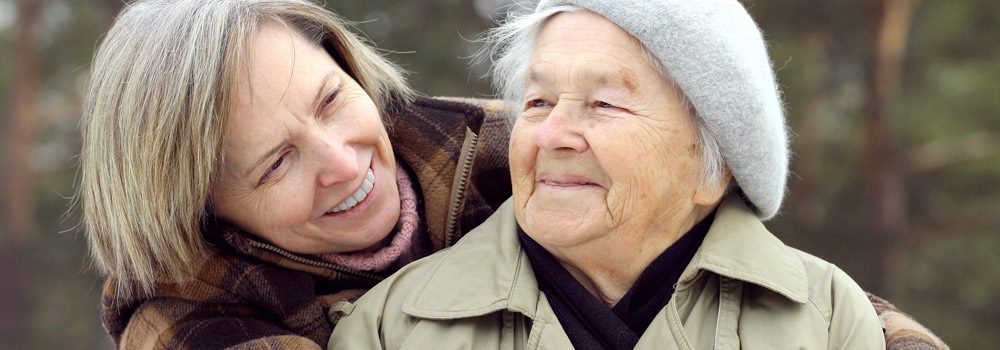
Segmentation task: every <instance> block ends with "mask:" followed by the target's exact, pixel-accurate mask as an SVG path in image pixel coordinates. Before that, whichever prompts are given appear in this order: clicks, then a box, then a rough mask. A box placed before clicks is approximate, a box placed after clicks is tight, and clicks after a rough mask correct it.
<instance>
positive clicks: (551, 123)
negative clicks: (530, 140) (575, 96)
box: [535, 105, 587, 152]
mask: <svg viewBox="0 0 1000 350" xmlns="http://www.w3.org/2000/svg"><path fill="white" fill-rule="evenodd" d="M560 107H563V106H560V105H556V107H555V108H553V109H552V112H551V113H550V114H549V116H548V117H546V118H545V120H543V121H542V123H541V124H540V125H539V126H538V128H537V129H535V143H537V144H538V147H539V148H541V149H545V150H552V151H576V152H582V151H584V150H586V149H587V140H586V139H584V138H583V135H581V134H580V130H579V123H580V120H579V119H580V118H577V116H576V113H577V112H575V111H572V110H569V108H567V107H563V108H560Z"/></svg>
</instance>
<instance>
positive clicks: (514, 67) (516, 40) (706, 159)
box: [476, 5, 726, 184]
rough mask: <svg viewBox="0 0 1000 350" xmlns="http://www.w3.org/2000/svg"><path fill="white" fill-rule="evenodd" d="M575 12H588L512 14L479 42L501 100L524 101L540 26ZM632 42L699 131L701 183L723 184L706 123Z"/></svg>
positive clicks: (513, 109)
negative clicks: (679, 100) (668, 87)
mask: <svg viewBox="0 0 1000 350" xmlns="http://www.w3.org/2000/svg"><path fill="white" fill-rule="evenodd" d="M574 11H587V9H585V8H583V7H580V6H576V5H560V6H555V7H551V8H548V9H545V10H542V11H538V12H533V13H518V12H515V11H512V12H511V13H510V15H508V17H507V19H506V20H504V21H503V23H501V25H500V26H498V27H496V28H493V29H491V30H490V31H488V32H487V33H486V34H485V35H484V36H483V37H482V38H481V39H480V40H481V41H482V42H484V43H485V46H484V47H483V49H482V50H481V51H480V52H479V54H478V55H477V56H476V59H477V60H478V61H479V62H489V63H491V65H492V67H493V68H492V71H491V73H490V74H491V78H492V80H493V85H494V86H495V87H496V89H497V91H498V94H499V95H500V97H501V98H503V99H504V100H505V101H518V102H519V101H522V100H523V99H524V80H525V78H526V77H527V73H528V69H529V64H530V58H531V55H532V54H533V53H534V48H535V41H536V39H537V38H538V35H539V33H540V32H541V29H542V26H543V25H544V24H545V23H546V22H547V21H548V20H549V19H550V18H552V16H555V15H556V14H559V13H562V12H574ZM635 40H636V43H638V44H639V46H640V47H641V48H642V50H643V53H644V54H645V57H646V59H647V61H648V62H649V64H650V65H651V66H652V67H653V68H654V69H655V70H656V72H657V73H659V74H660V77H662V78H663V79H664V80H666V81H667V82H669V83H670V84H672V85H673V86H674V87H675V89H676V90H677V91H679V92H680V93H681V99H682V100H683V101H684V104H685V106H686V107H687V108H688V111H689V112H690V113H691V115H692V116H693V117H694V121H695V125H696V127H697V129H698V146H699V148H700V149H701V154H702V158H703V159H702V181H703V182H704V183H711V184H716V183H720V182H722V181H723V179H724V177H725V176H726V164H725V159H724V158H723V157H722V151H721V149H720V146H719V141H718V139H717V137H716V136H715V134H713V133H712V132H711V131H710V130H709V128H708V127H707V125H706V124H705V120H704V119H703V118H701V117H700V116H699V115H698V111H697V110H696V109H695V108H694V105H693V104H692V103H691V102H690V101H689V100H688V99H687V98H686V97H685V96H684V92H683V91H682V90H681V89H680V87H679V86H677V84H676V83H674V80H673V79H671V78H670V76H669V75H668V74H667V70H666V68H665V67H664V66H663V63H662V62H660V60H659V59H658V58H657V57H656V55H654V54H653V53H652V52H650V51H649V50H648V49H647V48H646V46H645V45H643V44H642V43H641V42H639V40H638V39H635ZM508 106H509V109H508V114H509V115H510V118H511V119H514V118H516V117H517V115H518V114H519V113H520V111H519V110H518V108H517V107H519V104H518V103H511V104H508Z"/></svg>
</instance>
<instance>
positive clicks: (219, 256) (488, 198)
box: [102, 98, 511, 349]
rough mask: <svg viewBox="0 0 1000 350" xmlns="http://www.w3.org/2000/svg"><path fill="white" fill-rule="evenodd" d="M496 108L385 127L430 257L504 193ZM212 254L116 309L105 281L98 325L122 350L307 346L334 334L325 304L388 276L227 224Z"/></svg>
mask: <svg viewBox="0 0 1000 350" xmlns="http://www.w3.org/2000/svg"><path fill="white" fill-rule="evenodd" d="M500 107H501V106H500V104H499V103H493V102H488V101H481V102H479V103H477V104H476V105H473V104H468V103H463V102H458V101H446V100H442V99H431V98H418V99H417V100H416V101H415V102H414V103H413V104H412V105H410V106H408V107H407V108H406V109H405V110H404V111H403V112H402V113H400V115H398V116H395V117H394V118H393V119H392V122H391V124H392V125H391V127H390V128H389V135H390V138H391V141H392V145H393V149H394V151H395V153H396V156H397V157H398V158H399V159H401V160H402V162H403V163H405V165H406V166H407V167H409V169H410V170H412V171H413V173H414V174H415V175H416V180H417V181H416V183H417V184H418V185H419V186H420V189H419V190H418V191H419V193H421V194H422V200H423V203H424V206H423V214H424V215H423V219H424V222H425V223H426V227H427V231H428V232H429V235H430V240H431V244H432V245H433V247H434V250H439V249H441V248H444V247H447V246H450V245H451V244H452V243H454V242H455V241H456V240H457V239H458V238H459V237H460V236H461V234H462V233H464V232H466V231H468V230H469V229H472V228H474V227H476V226H477V225H478V224H479V223H480V222H482V221H483V220H485V219H486V217H488V216H489V215H490V214H492V213H493V211H494V210H495V209H496V208H497V207H498V206H499V205H500V204H501V203H502V202H503V201H504V200H505V199H507V198H508V197H509V196H510V194H511V190H510V175H509V173H508V171H507V142H508V135H509V131H508V130H509V128H508V123H506V122H505V121H504V119H503V117H502V116H501V115H500V113H499V112H500ZM205 235H206V238H207V239H208V241H209V242H211V256H210V257H209V259H208V260H207V261H205V262H204V263H202V264H201V267H200V269H199V270H198V273H197V275H196V277H195V278H194V280H193V281H190V282H187V283H184V284H175V283H161V284H158V285H157V286H156V290H155V292H154V295H153V296H151V297H147V298H141V299H135V300H126V301H124V302H122V301H120V300H119V301H117V302H116V298H115V294H114V290H113V288H110V286H113V283H112V281H111V279H109V280H108V283H106V285H105V291H104V292H105V294H104V300H103V303H102V319H103V323H104V327H105V328H106V329H107V331H108V333H109V334H110V335H111V337H112V338H113V339H114V340H115V342H116V343H117V345H118V346H119V347H120V348H127V349H133V348H143V349H146V348H157V349H160V348H170V349H176V348H191V349H215V348H227V347H234V346H235V347H240V348H313V349H319V348H321V347H320V344H323V346H325V345H326V340H327V339H328V338H329V336H330V332H331V331H332V323H331V321H330V319H329V318H328V316H327V314H328V310H329V309H330V307H331V305H333V304H334V303H336V302H337V301H341V300H350V299H353V298H356V297H357V296H359V295H361V293H363V292H364V290H366V289H368V288H370V287H371V286H373V285H375V284H376V283H378V282H379V281H381V280H382V279H383V278H384V277H386V276H385V275H381V274H372V273H365V272H359V271H352V270H350V269H348V268H345V267H343V266H336V265H334V264H331V263H327V262H323V261H318V260H316V259H311V258H308V257H304V256H300V255H296V254H293V253H290V252H287V251H284V250H282V249H280V248H277V247H275V246H273V245H271V244H268V243H266V242H263V241H259V240H255V239H253V238H252V237H251V236H250V235H248V234H246V233H245V232H243V231H241V230H239V229H237V228H234V227H232V226H229V225H226V224H212V225H209V226H208V228H207V229H206V233H205Z"/></svg>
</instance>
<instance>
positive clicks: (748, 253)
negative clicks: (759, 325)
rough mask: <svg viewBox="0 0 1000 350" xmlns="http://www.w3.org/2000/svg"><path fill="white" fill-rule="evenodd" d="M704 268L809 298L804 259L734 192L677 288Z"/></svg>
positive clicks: (790, 296) (793, 296)
mask: <svg viewBox="0 0 1000 350" xmlns="http://www.w3.org/2000/svg"><path fill="white" fill-rule="evenodd" d="M701 270H707V271H711V272H714V273H716V274H719V275H722V276H725V277H728V278H731V279H735V280H740V281H744V282H749V283H753V284H756V285H759V286H761V287H764V288H767V289H770V290H772V291H774V292H776V293H778V294H781V295H783V296H785V297H786V298H788V299H790V300H793V301H795V302H798V303H804V302H806V301H807V300H808V297H809V282H808V280H807V277H806V270H805V266H803V265H802V260H801V259H799V258H798V256H796V254H795V251H794V250H793V249H791V248H789V247H788V246H786V245H785V244H784V243H781V241H780V240H778V238H777V237H775V236H774V235H773V234H771V232H769V231H768V230H767V228H765V227H764V224H763V223H761V222H760V219H758V218H757V215H756V214H754V213H753V211H752V210H750V208H748V207H747V205H746V204H745V203H744V202H743V200H741V199H740V198H739V197H738V196H737V195H735V194H732V195H729V196H727V197H726V198H725V199H724V200H723V201H722V204H720V205H719V211H718V213H716V216H715V221H714V222H713V223H712V227H711V228H710V229H709V230H708V234H707V235H706V236H705V241H704V242H702V244H701V248H699V249H698V252H697V253H695V256H694V258H692V259H691V263H689V264H688V266H687V268H685V269H684V272H683V273H682V274H681V278H680V281H679V282H678V291H680V290H682V289H684V286H686V285H688V284H690V283H691V282H692V281H694V280H695V279H696V278H697V277H698V272H699V271H701Z"/></svg>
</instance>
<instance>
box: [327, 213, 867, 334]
mask: <svg viewBox="0 0 1000 350" xmlns="http://www.w3.org/2000/svg"><path fill="white" fill-rule="evenodd" d="M331 312H332V313H333V312H336V313H338V314H341V315H343V317H342V318H341V319H340V320H339V322H338V324H337V326H336V327H335V329H334V332H333V334H332V336H331V338H330V343H329V348H330V349H383V348H384V349H477V350H479V349H572V345H571V344H570V341H569V338H568V337H567V336H566V333H565V332H564V331H563V329H562V327H561V326H560V324H559V320H558V319H556V317H555V315H554V314H553V312H552V309H551V307H550V306H549V303H548V301H547V300H546V299H545V295H544V294H542V293H540V292H539V290H538V284H537V282H536V280H535V276H534V273H533V272H532V269H531V266H530V265H529V262H528V258H527V256H526V255H525V254H524V252H523V251H522V249H521V247H520V244H519V242H518V239H517V233H516V224H515V221H514V213H513V208H512V205H511V202H510V201H509V200H508V201H507V202H506V203H504V205H503V206H501V207H500V208H499V209H498V210H497V212H496V213H495V214H494V215H493V216H491V217H490V218H489V219H488V220H487V221H486V222H484V223H483V224H482V225H481V226H480V227H479V228H477V229H475V230H473V231H472V232H470V233H469V234H468V235H467V236H465V237H464V238H463V239H462V240H461V241H459V242H458V244H456V245H455V246H454V247H452V248H451V249H449V250H446V251H443V252H441V253H438V254H435V255H433V256H430V257H428V258H425V259H423V260H420V261H417V262H415V263H413V264H410V265H409V266H407V267H405V268H403V269H402V270H400V271H399V272H398V273H396V274H395V275H393V276H392V277H390V278H389V279H387V280H385V281H384V282H382V283H380V284H379V285H378V286H376V287H375V288H374V289H372V290H370V291H369V292H368V293H367V294H365V295H364V296H363V297H362V298H361V299H359V300H358V301H357V303H356V304H348V303H343V304H341V305H339V307H337V308H334V309H332V311H331ZM739 348H746V349H884V348H885V340H884V338H883V334H882V327H881V323H880V321H879V319H878V317H877V316H876V315H875V310H874V309H873V307H872V305H871V304H870V303H869V301H868V299H867V298H866V297H865V294H864V292H862V290H861V289H860V288H859V287H858V286H857V284H855V283H854V281H852V280H851V278H850V277H848V276H847V274H845V273H844V272H843V271H841V270H840V269H838V268H837V267H836V266H834V265H832V264H830V263H828V262H825V261H823V260H820V259H819V258H816V257H814V256H812V255H809V254H806V253H803V252H801V251H798V250H796V249H794V248H789V247H787V246H785V245H784V244H782V243H781V241H779V240H778V239H777V238H775V237H774V235H772V234H771V233H770V232H768V231H767V229H765V228H764V226H763V225H762V224H761V222H760V220H758V219H757V217H756V216H755V215H754V214H753V213H752V212H751V211H750V210H749V209H747V208H746V206H745V205H744V204H743V203H742V202H741V201H740V200H738V199H734V198H733V197H730V198H727V199H726V200H724V201H723V204H722V205H721V207H720V209H719V211H718V213H717V215H716V218H715V222H714V223H713V224H712V227H711V229H710V230H709V232H708V234H707V236H706V237H705V240H704V242H703V243H702V246H701V247H700V248H699V250H698V252H697V253H696V255H695V256H694V258H693V259H692V260H691V263H690V264H689V265H688V266H687V268H685V270H684V273H683V274H682V275H681V278H680V281H679V282H678V285H677V290H676V292H675V293H674V295H673V297H672V298H671V300H670V302H669V303H668V304H667V305H666V307H664V309H663V310H662V311H661V312H660V314H659V315H658V316H657V317H656V318H655V319H654V320H653V321H652V323H651V324H650V325H649V328H647V330H646V332H645V333H644V334H643V335H642V337H641V338H640V339H639V343H638V344H637V345H636V349H739Z"/></svg>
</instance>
